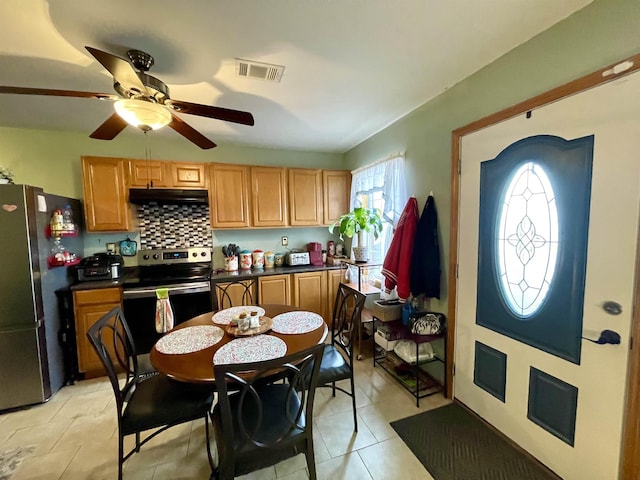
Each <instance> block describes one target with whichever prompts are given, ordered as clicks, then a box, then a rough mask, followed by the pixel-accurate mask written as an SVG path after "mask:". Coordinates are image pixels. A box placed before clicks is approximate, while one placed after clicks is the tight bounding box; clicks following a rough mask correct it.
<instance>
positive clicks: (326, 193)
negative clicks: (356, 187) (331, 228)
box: [322, 170, 351, 225]
mask: <svg viewBox="0 0 640 480" xmlns="http://www.w3.org/2000/svg"><path fill="white" fill-rule="evenodd" d="M350 195H351V172H349V171H348V170H323V171H322V197H323V207H324V208H323V223H324V224H325V225H329V224H331V223H334V222H335V221H337V220H338V218H340V216H342V215H344V214H345V213H347V212H348V211H349V210H350V209H349V197H350Z"/></svg>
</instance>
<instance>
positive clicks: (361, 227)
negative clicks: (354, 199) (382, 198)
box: [329, 207, 382, 262]
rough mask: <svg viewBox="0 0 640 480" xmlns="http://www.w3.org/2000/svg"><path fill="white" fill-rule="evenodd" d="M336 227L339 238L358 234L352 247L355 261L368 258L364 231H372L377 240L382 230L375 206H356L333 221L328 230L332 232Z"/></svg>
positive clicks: (378, 213) (380, 219) (364, 260)
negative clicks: (356, 242) (356, 244)
mask: <svg viewBox="0 0 640 480" xmlns="http://www.w3.org/2000/svg"><path fill="white" fill-rule="evenodd" d="M336 226H337V227H338V233H339V234H340V240H343V239H344V237H348V238H352V237H353V236H354V235H355V234H358V246H357V247H353V255H354V256H355V259H356V262H366V261H367V260H369V249H368V247H367V246H366V245H365V241H364V232H373V236H374V238H375V239H376V240H377V239H378V236H379V235H380V232H382V217H381V216H380V211H379V210H378V209H377V208H364V207H356V208H354V209H353V210H351V211H350V212H349V213H345V214H344V215H342V216H341V217H340V218H339V219H338V220H337V221H336V222H335V223H333V224H332V225H330V226H329V232H331V233H333V231H334V229H335V227H336Z"/></svg>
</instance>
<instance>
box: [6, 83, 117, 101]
mask: <svg viewBox="0 0 640 480" xmlns="http://www.w3.org/2000/svg"><path fill="white" fill-rule="evenodd" d="M0 93H13V94H16V95H49V96H53V97H78V98H97V99H98V100H117V99H118V98H120V97H118V96H117V95H111V94H110V93H97V92H78V91H75V90H52V89H50V88H28V87H6V86H0Z"/></svg>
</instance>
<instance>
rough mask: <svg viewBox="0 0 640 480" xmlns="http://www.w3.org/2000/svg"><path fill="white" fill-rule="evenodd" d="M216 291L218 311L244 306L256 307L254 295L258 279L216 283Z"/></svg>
mask: <svg viewBox="0 0 640 480" xmlns="http://www.w3.org/2000/svg"><path fill="white" fill-rule="evenodd" d="M213 285H214V290H215V300H216V307H217V308H216V310H223V309H225V308H229V307H239V306H242V305H255V304H254V295H255V288H256V285H257V280H256V278H253V279H246V280H233V281H230V282H216V283H214V284H213Z"/></svg>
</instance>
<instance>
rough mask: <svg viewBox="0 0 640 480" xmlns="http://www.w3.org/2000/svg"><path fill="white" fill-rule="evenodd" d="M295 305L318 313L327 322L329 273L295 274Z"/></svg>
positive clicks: (293, 276) (293, 277) (323, 271)
mask: <svg viewBox="0 0 640 480" xmlns="http://www.w3.org/2000/svg"><path fill="white" fill-rule="evenodd" d="M292 279H293V305H295V306H296V307H299V308H301V309H303V310H308V311H310V312H316V313H318V314H320V315H322V317H323V318H324V319H325V321H327V318H328V315H327V272H326V271H325V270H322V271H319V272H305V273H294V274H293V275H292Z"/></svg>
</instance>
